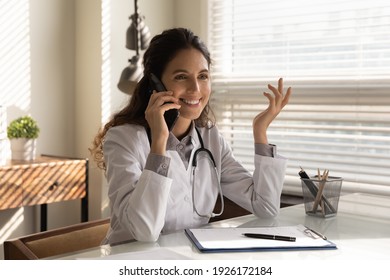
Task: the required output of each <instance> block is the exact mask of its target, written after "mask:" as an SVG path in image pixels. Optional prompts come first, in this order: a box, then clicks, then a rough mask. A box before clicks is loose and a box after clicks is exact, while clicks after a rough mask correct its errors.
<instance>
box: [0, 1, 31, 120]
mask: <svg viewBox="0 0 390 280" xmlns="http://www.w3.org/2000/svg"><path fill="white" fill-rule="evenodd" d="M29 18H30V17H29V1H28V0H16V1H2V2H1V5H0V96H1V98H0V103H1V105H3V106H5V107H7V112H8V114H10V109H12V110H14V109H17V110H20V111H25V112H26V111H28V110H29V109H30V105H31V73H30V24H29ZM15 107H16V108H15ZM17 114H19V112H17V113H13V115H14V116H12V118H13V117H16V115H17ZM11 115H12V112H11ZM8 120H10V116H8Z"/></svg>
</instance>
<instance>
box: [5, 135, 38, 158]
mask: <svg viewBox="0 0 390 280" xmlns="http://www.w3.org/2000/svg"><path fill="white" fill-rule="evenodd" d="M10 142H11V158H12V159H13V160H34V159H35V157H36V139H28V138H15V139H11V140H10Z"/></svg>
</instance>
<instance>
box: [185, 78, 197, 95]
mask: <svg viewBox="0 0 390 280" xmlns="http://www.w3.org/2000/svg"><path fill="white" fill-rule="evenodd" d="M199 89H200V87H199V82H198V80H197V79H191V80H189V84H188V88H187V91H188V92H199V91H200V90H199Z"/></svg>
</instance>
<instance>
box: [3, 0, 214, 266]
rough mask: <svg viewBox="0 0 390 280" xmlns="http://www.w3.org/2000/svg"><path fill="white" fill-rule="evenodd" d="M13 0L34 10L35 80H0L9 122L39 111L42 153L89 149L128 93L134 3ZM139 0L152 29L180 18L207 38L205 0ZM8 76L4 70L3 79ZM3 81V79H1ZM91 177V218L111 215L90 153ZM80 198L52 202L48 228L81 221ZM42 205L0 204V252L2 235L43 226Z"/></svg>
mask: <svg viewBox="0 0 390 280" xmlns="http://www.w3.org/2000/svg"><path fill="white" fill-rule="evenodd" d="M7 2H8V4H7V5H15V6H16V8H14V9H17V10H19V9H20V6H23V5H24V6H26V7H27V8H26V9H27V12H28V15H29V17H30V20H29V22H28V25H29V36H30V37H29V39H30V40H29V42H28V40H27V44H29V45H28V48H29V50H30V51H29V58H28V62H29V65H28V67H30V68H29V69H30V80H29V81H28V83H26V85H24V86H23V88H21V87H18V86H17V85H18V84H20V83H21V81H19V80H18V79H17V75H16V74H15V75H13V76H11V78H13V79H14V80H15V82H14V83H13V84H11V86H9V87H7V88H5V87H4V86H3V87H2V86H1V85H0V96H1V98H0V103H1V105H6V106H7V122H8V123H9V122H10V121H11V120H12V119H14V118H16V117H19V116H20V115H21V114H31V115H32V116H33V117H35V118H36V120H37V121H38V123H39V125H40V128H41V134H40V137H39V140H38V153H39V154H40V153H45V154H54V155H60V156H71V157H89V152H88V147H89V146H90V144H91V141H92V139H93V137H94V135H95V133H96V132H97V129H98V128H99V126H100V125H101V123H102V122H104V121H105V120H106V119H107V118H108V117H109V116H110V115H111V114H112V113H113V112H115V111H117V110H118V109H119V108H120V107H122V106H123V105H124V104H125V102H127V100H128V96H127V95H125V94H123V93H122V92H120V91H119V90H118V89H117V87H116V85H117V82H118V79H119V76H120V73H121V71H122V69H123V68H124V67H125V66H126V65H127V60H128V59H129V58H131V57H132V55H133V54H134V52H133V51H130V50H127V49H126V48H125V33H126V29H127V27H128V26H129V24H130V21H129V19H128V17H129V16H130V15H131V14H132V13H133V12H134V7H133V3H132V2H131V1H126V0H13V1H7ZM138 2H139V3H138V5H139V12H140V13H141V14H142V15H144V16H145V17H146V23H147V25H148V26H149V28H150V30H151V33H152V35H155V34H157V33H160V32H161V31H163V30H164V29H167V28H171V27H174V26H185V27H188V28H191V29H192V30H193V31H194V32H196V33H198V34H199V35H200V36H201V37H203V39H204V40H206V38H205V36H206V27H207V23H206V21H205V18H206V16H205V13H204V9H205V7H206V6H207V1H206V0H200V1H192V0H159V1H155V0H142V1H138ZM3 7H4V6H3ZM102 10H104V11H108V13H106V14H105V16H103V19H106V20H107V21H106V22H104V24H103V26H106V27H107V28H108V30H109V31H110V32H107V34H109V37H108V39H107V37H105V38H103V41H105V40H108V44H107V46H106V48H105V53H104V54H103V58H102V50H101V46H102ZM0 12H1V11H0ZM0 16H3V14H0ZM27 17H28V16H27ZM12 22H14V20H13V19H12ZM5 32H8V30H6V29H4V28H3V29H1V28H0V36H2V35H1V33H5ZM104 32H105V31H104V30H103V33H104ZM7 34H8V33H7ZM7 34H5V35H7ZM5 35H4V36H5ZM7 36H8V35H7ZM0 38H2V37H0ZM27 38H28V36H27ZM0 47H1V48H4V45H2V44H0ZM1 51H3V49H0V52H1ZM5 53H8V50H7V52H5ZM8 59H9V58H8V57H0V65H5V64H4V63H3V62H4V61H5V60H7V61H8ZM1 69H2V68H1ZM7 70H8V69H7ZM102 70H104V71H105V72H104V75H102ZM3 78H4V76H2V75H0V79H3ZM6 79H7V80H8V77H6ZM3 82H4V81H1V80H0V84H4V83H3ZM102 86H103V87H104V88H103V89H102ZM21 89H23V90H21ZM20 100H25V101H23V102H20ZM89 179H90V185H89V187H90V194H89V202H90V207H89V218H90V219H98V218H101V217H105V216H107V215H109V212H108V209H107V196H106V192H107V190H106V189H105V180H104V177H103V174H102V172H101V171H100V170H98V169H97V168H96V167H95V165H94V163H93V162H92V161H91V160H90V173H89ZM79 205H80V202H79V201H71V202H64V203H55V204H52V205H49V224H48V227H49V229H50V228H56V227H60V226H65V225H69V224H72V223H77V222H79V218H80V217H79V216H80V214H79V213H80V206H79ZM37 209H38V208H37V207H24V208H21V209H10V210H4V211H0V259H1V258H3V249H2V242H3V241H4V240H5V239H9V238H14V237H17V236H21V235H26V234H30V233H32V232H34V231H36V230H37V229H38V225H39V220H38V219H37V217H39V216H37V213H38V212H39V211H37Z"/></svg>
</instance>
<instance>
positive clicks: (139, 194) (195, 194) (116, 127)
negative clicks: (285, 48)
mask: <svg viewBox="0 0 390 280" xmlns="http://www.w3.org/2000/svg"><path fill="white" fill-rule="evenodd" d="M143 63H144V76H143V78H142V79H141V81H140V82H139V83H138V85H137V87H136V89H135V91H134V93H133V95H132V98H131V100H130V103H129V104H128V105H127V106H126V107H125V108H124V109H123V110H122V111H120V112H119V113H117V114H116V115H114V117H113V118H112V120H111V121H110V122H108V123H107V124H106V125H105V127H104V129H103V130H102V131H101V132H100V133H99V134H98V135H97V136H96V138H95V141H94V147H93V148H92V153H93V155H94V158H95V160H96V161H97V163H98V165H99V166H100V167H102V168H103V169H104V170H105V172H106V177H107V181H108V186H109V193H108V196H109V199H110V207H111V225H110V229H109V232H108V233H107V237H106V239H105V240H104V241H103V243H104V244H113V243H117V242H122V241H126V240H130V239H136V240H140V241H155V240H157V239H158V237H159V235H160V233H168V232H172V231H176V230H180V229H184V228H193V227H198V226H201V225H204V224H206V223H208V221H209V219H210V217H212V216H215V215H216V214H215V213H213V212H212V211H213V208H214V205H215V202H216V200H217V197H218V196H219V195H221V192H222V193H223V195H225V196H226V197H227V198H229V199H230V200H232V201H234V202H235V203H237V204H238V205H240V206H241V207H243V208H245V209H247V210H249V211H250V212H252V213H254V214H255V215H257V216H259V217H273V216H275V215H277V213H278V211H279V205H280V194H281V190H282V186H283V180H284V173H285V168H286V160H285V159H283V158H281V157H278V156H277V155H276V149H275V146H272V145H269V144H268V140H267V134H266V131H267V128H268V126H269V125H270V123H271V122H272V120H273V119H274V118H275V117H276V116H277V115H278V113H279V112H280V111H281V110H282V108H283V107H284V106H285V105H286V104H287V103H288V99H289V96H290V94H291V88H289V89H288V90H287V92H286V94H284V93H283V81H282V79H280V80H279V83H278V87H277V88H275V87H273V86H271V85H269V86H268V88H269V89H270V91H271V92H272V94H271V93H264V95H265V96H266V97H267V98H268V100H269V106H268V108H267V109H266V110H265V111H264V112H262V113H260V114H259V115H258V116H256V117H255V118H254V120H253V135H254V141H255V155H254V158H255V159H254V160H255V171H254V173H253V175H252V174H251V173H250V172H248V171H247V170H246V169H245V168H244V167H243V166H242V165H241V164H240V163H239V162H238V161H236V160H235V158H234V157H233V155H232V151H231V149H230V147H229V144H228V142H227V141H225V140H224V139H223V137H222V136H221V135H220V134H219V132H218V129H217V128H216V127H215V126H214V120H213V118H212V113H211V112H212V111H211V109H210V107H209V99H210V94H211V82H210V64H211V59H210V54H209V52H208V50H207V48H206V46H205V45H204V44H203V43H202V42H201V41H200V39H199V38H198V37H197V36H195V35H194V34H193V33H192V32H191V31H189V30H187V29H183V28H175V29H170V30H166V31H164V32H163V33H161V34H160V35H157V36H155V37H154V38H153V39H152V41H151V43H150V46H149V48H148V49H147V50H146V52H145V54H144V60H143ZM152 73H153V74H154V75H155V76H156V77H157V78H159V79H160V80H161V81H162V83H163V85H164V86H165V88H167V91H161V92H156V91H155V90H152V89H153V88H154V85H153V83H152V81H151V78H150V77H151V74H152ZM174 109H177V110H179V117H178V118H177V120H176V122H175V124H174V126H173V128H172V129H171V130H169V129H168V127H167V124H166V122H165V120H164V113H165V112H167V111H168V110H174ZM202 142H203V146H204V148H206V149H208V150H209V151H210V154H211V156H210V154H207V152H204V151H201V152H199V153H198V154H197V156H196V160H197V162H198V164H197V167H196V169H195V170H196V173H195V174H194V173H193V172H194V171H193V168H192V162H193V158H194V154H195V152H196V150H198V149H199V148H200V147H201V143H202ZM211 157H213V159H211ZM213 161H214V162H215V167H216V172H215V169H214V166H213V165H214V163H213ZM218 186H220V189H219V187H218ZM217 214H220V213H217Z"/></svg>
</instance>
